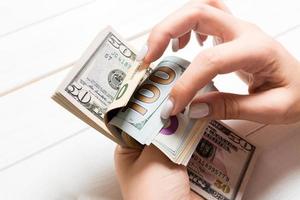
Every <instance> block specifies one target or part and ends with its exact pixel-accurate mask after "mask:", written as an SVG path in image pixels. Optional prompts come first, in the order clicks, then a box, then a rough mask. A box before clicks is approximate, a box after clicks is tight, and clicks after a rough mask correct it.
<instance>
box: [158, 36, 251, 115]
mask: <svg viewBox="0 0 300 200" xmlns="http://www.w3.org/2000/svg"><path fill="white" fill-rule="evenodd" d="M242 48H243V44H240V43H238V42H228V43H223V44H220V45H218V46H215V47H214V48H210V49H206V50H204V51H202V52H201V53H199V54H198V56H196V57H195V59H194V60H193V61H192V63H191V64H190V66H189V67H188V68H187V69H186V70H185V72H184V73H183V74H182V76H181V77H180V78H179V79H178V80H177V82H176V84H175V85H174V87H173V88H172V90H171V92H170V95H169V96H170V98H169V99H170V101H167V103H166V104H165V105H166V106H165V107H166V108H164V109H162V112H165V113H162V117H163V118H168V117H169V115H170V114H171V115H175V114H177V113H178V112H180V111H181V110H183V109H184V108H185V107H186V106H187V105H188V104H189V102H190V101H191V100H192V99H193V98H194V96H195V94H196V93H197V92H198V91H199V90H200V89H201V88H202V87H204V86H205V85H207V84H208V83H209V82H210V81H211V80H212V79H213V78H214V77H215V76H216V75H217V74H223V73H229V72H232V71H236V70H238V69H239V68H241V67H242V66H243V61H244V60H245V59H246V57H247V53H245V51H241V49H242Z"/></svg>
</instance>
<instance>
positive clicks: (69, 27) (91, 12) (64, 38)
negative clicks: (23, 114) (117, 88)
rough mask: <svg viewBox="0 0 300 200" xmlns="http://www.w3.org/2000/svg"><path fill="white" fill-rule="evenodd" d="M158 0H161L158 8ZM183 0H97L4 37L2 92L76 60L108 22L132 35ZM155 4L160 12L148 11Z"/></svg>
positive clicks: (0, 71) (0, 49)
mask: <svg viewBox="0 0 300 200" xmlns="http://www.w3.org/2000/svg"><path fill="white" fill-rule="evenodd" d="M155 2H157V3H158V2H159V5H160V6H159V7H158V8H156V3H155ZM179 2H180V1H179V0H177V1H172V2H170V1H166V0H165V1H158V0H156V1H151V2H150V1H146V2H144V1H137V0H130V1H116V0H115V1H107V2H105V6H103V2H102V1H95V3H92V4H89V5H86V6H83V7H81V8H80V9H76V10H73V11H72V12H68V13H65V14H64V15H61V16H57V17H55V18H53V19H52V20H48V21H45V22H44V23H40V24H36V25H35V26H31V27H28V28H26V29H23V30H22V31H19V32H16V33H15V34H9V35H7V36H6V37H2V38H0V54H1V55H3V56H2V57H1V68H0V79H1V81H2V83H3V84H1V85H0V96H1V95H2V96H3V95H4V94H6V93H7V92H9V91H11V90H13V89H15V88H17V87H20V86H22V85H25V84H26V83H28V82H30V81H31V80H32V79H36V78H39V77H41V76H44V75H45V74H48V73H51V72H52V71H55V70H57V69H58V68H60V67H63V66H65V65H68V64H70V63H72V62H74V61H75V60H76V59H78V58H79V57H80V55H81V54H82V53H83V51H84V50H85V49H86V48H87V46H88V45H89V44H90V42H91V41H92V40H93V39H94V37H95V36H96V35H97V33H98V32H99V31H100V30H101V29H103V28H104V27H106V26H107V25H108V24H110V25H112V26H113V27H116V28H118V31H119V32H120V33H121V34H122V35H123V36H124V37H129V36H132V35H135V34H137V33H139V32H143V31H144V30H146V29H148V28H149V27H151V26H153V24H154V23H155V22H157V21H159V19H160V18H162V16H165V13H169V12H170V11H171V10H173V9H174V8H175V7H176V5H178V4H179ZM136 8H139V9H136ZM154 8H155V11H156V12H150V13H149V14H145V13H147V12H146V11H148V10H154ZM112 13H114V14H112ZM108 16H109V17H108ZM137 16H138V17H137ZM137 27H138V28H137ZM138 48H139V47H138ZM12 77H13V78H12Z"/></svg>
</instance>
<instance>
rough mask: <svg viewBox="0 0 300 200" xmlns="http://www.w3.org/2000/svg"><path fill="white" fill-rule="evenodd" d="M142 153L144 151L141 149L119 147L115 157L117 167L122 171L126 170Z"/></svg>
mask: <svg viewBox="0 0 300 200" xmlns="http://www.w3.org/2000/svg"><path fill="white" fill-rule="evenodd" d="M141 152H142V150H140V149H136V148H135V149H134V148H127V147H122V146H120V145H117V146H116V149H115V155H114V157H115V163H116V166H119V168H121V169H126V168H127V167H128V166H130V165H132V164H133V163H134V162H135V161H136V160H137V159H138V157H139V156H140V154H141Z"/></svg>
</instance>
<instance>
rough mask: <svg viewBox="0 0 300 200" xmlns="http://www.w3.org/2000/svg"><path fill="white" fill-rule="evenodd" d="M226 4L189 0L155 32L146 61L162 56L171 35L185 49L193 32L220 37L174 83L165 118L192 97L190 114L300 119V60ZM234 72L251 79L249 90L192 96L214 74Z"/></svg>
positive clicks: (259, 119) (283, 120)
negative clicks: (228, 8) (242, 92)
mask: <svg viewBox="0 0 300 200" xmlns="http://www.w3.org/2000/svg"><path fill="white" fill-rule="evenodd" d="M212 2H213V3H212ZM215 5H218V6H215ZM220 5H221V6H220ZM221 9H222V10H221ZM226 9H227V8H226V7H224V5H223V4H222V3H221V2H219V1H217V0H205V1H203V0H198V1H191V2H190V3H188V4H186V5H185V6H184V7H182V8H181V9H179V10H178V11H176V12H174V13H173V14H171V15H170V16H168V17H167V18H166V19H165V20H163V21H162V22H161V23H159V24H158V25H156V26H155V27H154V28H153V30H152V31H151V33H150V36H149V39H148V44H147V45H148V51H147V53H146V55H145V57H144V62H146V63H150V62H153V61H155V60H156V59H158V58H159V57H160V56H161V55H162V54H163V52H164V51H165V49H166V47H167V45H168V43H169V42H170V40H171V39H173V40H177V39H178V40H177V41H179V43H178V44H177V45H178V46H177V49H181V48H184V46H185V45H186V44H187V43H188V42H189V38H190V33H191V32H192V31H194V32H196V34H198V35H199V36H201V35H202V36H203V35H211V36H216V37H218V38H220V39H221V40H222V44H219V45H217V46H214V47H212V48H208V49H205V50H203V51H201V52H200V53H198V55H196V56H195V58H194V60H193V61H192V63H191V64H190V66H189V67H188V68H187V69H186V71H185V72H184V73H183V75H182V76H181V77H180V79H179V80H178V81H177V82H176V84H175V86H174V87H173V89H172V91H171V93H170V97H169V100H168V101H167V103H166V104H165V106H164V109H163V112H162V117H163V118H168V117H169V115H175V114H177V113H179V112H180V111H181V110H183V108H184V107H185V106H187V105H188V104H189V103H190V102H191V101H192V104H191V107H190V108H191V109H190V117H192V118H202V117H207V118H214V119H247V120H251V121H256V122H262V123H291V122H296V121H298V120H300V64H299V61H298V60H297V59H296V58H294V57H293V56H292V55H291V54H290V53H289V52H288V51H287V50H286V49H285V48H284V47H283V46H282V45H281V44H279V43H278V42H277V41H275V40H274V39H272V38H271V37H270V36H268V35H267V34H265V33H264V32H263V31H262V30H260V29H259V28H258V27H257V26H256V25H253V24H251V23H248V22H245V21H243V20H240V19H238V18H236V17H234V16H232V15H231V14H228V12H225V11H224V10H226ZM235 71H236V72H239V73H240V74H242V76H243V78H244V79H245V80H246V81H247V82H248V85H249V94H248V95H238V94H229V93H222V92H213V93H208V94H206V95H203V96H200V97H198V98H196V99H193V98H194V96H195V94H196V93H197V91H198V90H199V89H201V88H202V87H203V86H205V85H206V84H207V83H209V82H210V81H211V80H212V79H213V78H214V77H215V76H216V75H218V74H225V73H230V72H235ZM232 87H234V86H232Z"/></svg>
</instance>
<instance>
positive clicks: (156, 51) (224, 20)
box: [144, 4, 239, 63]
mask: <svg viewBox="0 0 300 200" xmlns="http://www.w3.org/2000/svg"><path fill="white" fill-rule="evenodd" d="M238 23H239V20H237V19H235V18H233V17H232V16H231V15H230V14H227V13H225V12H223V11H221V10H219V9H216V8H214V7H211V6H208V5H205V4H197V5H196V6H190V7H184V8H183V9H181V10H179V11H177V12H175V13H173V14H171V15H170V16H168V17H167V18H166V19H165V20H164V21H163V22H161V23H160V24H158V25H157V26H155V27H154V29H153V30H152V32H151V33H150V36H149V38H148V52H147V55H146V56H145V58H144V62H146V63H151V62H153V61H155V60H156V59H158V58H159V57H160V56H161V55H162V54H163V52H164V51H165V49H166V47H167V46H168V44H169V42H170V40H171V39H174V38H180V37H181V36H183V35H185V34H187V33H189V32H190V31H191V30H194V31H196V32H198V33H202V34H204V35H215V36H218V37H221V38H222V39H223V40H225V41H226V40H227V41H228V40H231V39H232V38H233V37H235V35H237V34H238V32H239V26H238Z"/></svg>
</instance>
